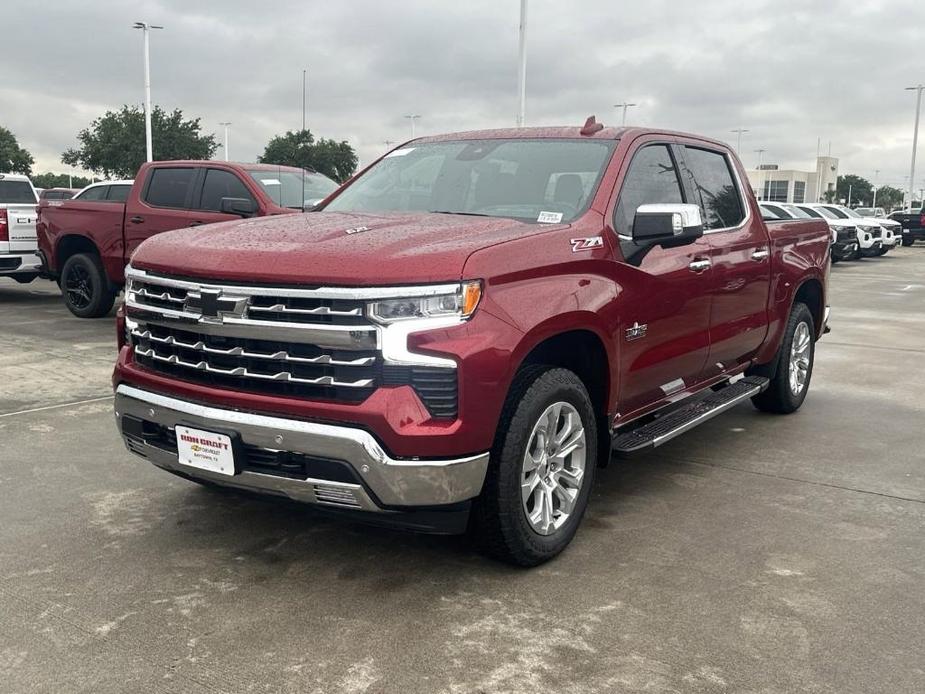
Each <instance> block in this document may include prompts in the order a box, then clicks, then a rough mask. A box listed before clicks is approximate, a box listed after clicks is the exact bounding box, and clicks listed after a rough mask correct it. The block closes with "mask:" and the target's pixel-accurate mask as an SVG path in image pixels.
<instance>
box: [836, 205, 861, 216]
mask: <svg viewBox="0 0 925 694" xmlns="http://www.w3.org/2000/svg"><path fill="white" fill-rule="evenodd" d="M838 209H839V211H841V212H844V213H845V215H846V216H848V217H851V218H853V219H861V215H859V214H858V213H857V212H855V211H854V210H852V209H851V208H850V207H840V208H838Z"/></svg>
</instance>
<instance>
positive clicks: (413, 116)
mask: <svg viewBox="0 0 925 694" xmlns="http://www.w3.org/2000/svg"><path fill="white" fill-rule="evenodd" d="M420 117H421V116H419V115H418V114H417V113H409V114H408V115H407V116H405V118H407V119H408V120H410V121H411V139H412V140H413V139H414V121H416V120H417V119H418V118H420Z"/></svg>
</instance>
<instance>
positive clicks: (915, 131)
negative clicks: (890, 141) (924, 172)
mask: <svg viewBox="0 0 925 694" xmlns="http://www.w3.org/2000/svg"><path fill="white" fill-rule="evenodd" d="M923 89H925V85H923V84H919V85H916V86H915V87H906V91H907V92H908V91H916V92H918V96H917V97H916V99H915V127H914V128H913V129H912V165H911V166H910V167H909V210H910V211H911V210H912V197H913V195H914V190H913V186H914V185H915V184H914V183H913V182H914V180H915V150H916V148H917V147H918V144H919V113H920V112H921V110H922V90H923Z"/></svg>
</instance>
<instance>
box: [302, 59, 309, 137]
mask: <svg viewBox="0 0 925 694" xmlns="http://www.w3.org/2000/svg"><path fill="white" fill-rule="evenodd" d="M307 76H308V70H302V131H303V132H304V131H305V93H306V87H305V81H306V79H307V78H308V77H307Z"/></svg>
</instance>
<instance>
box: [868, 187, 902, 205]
mask: <svg viewBox="0 0 925 694" xmlns="http://www.w3.org/2000/svg"><path fill="white" fill-rule="evenodd" d="M870 197H871V200H870V201H871V202H873V197H874V196H873V193H871V196H870ZM867 202H868V201H867V200H865V201H864V204H865V205H866V204H867ZM902 204H903V192H902V191H901V190H900V189H899V188H894V187H893V186H880V187H879V188H877V207H883V208H884V209H887V210H890V209H892V208H894V207H901V206H902Z"/></svg>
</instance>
